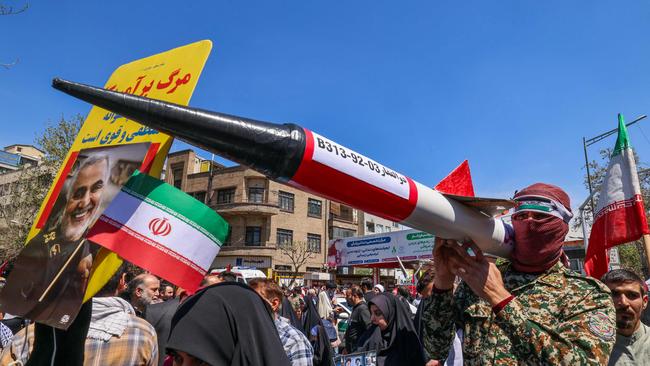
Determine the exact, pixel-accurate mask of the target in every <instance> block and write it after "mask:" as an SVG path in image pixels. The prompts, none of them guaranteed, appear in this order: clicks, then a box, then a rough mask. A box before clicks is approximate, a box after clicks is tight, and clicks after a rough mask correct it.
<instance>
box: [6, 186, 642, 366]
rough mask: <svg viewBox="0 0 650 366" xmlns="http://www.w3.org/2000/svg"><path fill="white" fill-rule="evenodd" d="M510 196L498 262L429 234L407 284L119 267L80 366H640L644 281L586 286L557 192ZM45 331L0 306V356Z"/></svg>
mask: <svg viewBox="0 0 650 366" xmlns="http://www.w3.org/2000/svg"><path fill="white" fill-rule="evenodd" d="M515 200H516V201H517V203H518V204H517V207H516V208H515V212H514V214H513V216H512V226H513V232H514V237H515V238H516V245H515V247H514V251H513V254H512V256H511V258H510V260H509V261H503V262H502V263H501V262H500V263H499V264H498V265H497V264H496V263H495V261H494V260H492V259H491V258H489V257H488V256H486V255H484V254H483V253H482V251H481V250H480V249H479V248H478V247H477V246H476V245H474V244H473V243H471V242H466V243H458V242H456V241H454V240H444V239H436V245H435V250H434V260H433V263H432V266H431V267H430V268H428V269H427V270H424V271H422V274H421V275H420V276H419V278H418V281H417V286H416V287H415V288H414V289H413V288H410V287H395V288H392V289H388V288H387V286H385V285H386V284H382V283H373V282H372V281H371V280H370V279H369V278H366V279H363V280H361V281H360V283H358V284H357V283H346V284H336V283H335V282H327V283H325V284H322V285H320V286H311V287H304V286H298V285H296V286H293V287H292V288H287V287H281V286H280V285H279V284H278V283H277V282H275V281H273V280H272V279H267V278H255V279H251V280H248V283H247V284H244V283H241V282H238V281H237V278H236V276H235V275H234V274H233V273H231V272H229V271H227V270H226V271H222V272H220V273H218V274H209V275H207V276H206V277H205V278H204V279H203V281H202V283H201V285H200V287H199V290H198V291H197V292H196V293H194V294H189V293H188V292H187V291H185V290H183V289H180V288H175V287H174V286H173V285H171V284H169V283H166V282H164V281H163V282H161V281H160V279H159V278H157V277H156V276H154V275H152V274H150V273H140V274H137V275H135V276H133V277H132V278H131V272H130V271H126V269H125V268H121V269H120V270H119V271H118V272H117V273H116V274H115V276H113V278H112V279H111V280H110V281H109V282H108V283H107V284H106V286H104V288H103V289H102V290H101V291H100V292H99V293H97V294H96V296H95V297H93V299H92V301H91V302H89V303H87V304H86V305H84V307H82V313H84V312H86V313H87V319H88V322H87V324H86V325H85V328H84V327H82V328H84V329H83V334H84V336H83V339H82V343H83V344H80V351H79V354H80V356H79V357H82V358H83V359H82V360H80V364H81V363H83V364H85V365H151V366H155V365H166V366H171V365H178V366H180V365H297V366H303V365H316V366H321V365H323V366H334V365H335V362H336V361H335V360H337V358H338V356H340V355H353V354H357V353H364V352H366V353H367V352H372V354H373V355H376V364H377V365H385V366H392V365H426V366H433V365H443V364H445V365H462V364H480V365H483V364H486V365H510V364H512V365H515V364H526V365H528V364H532V365H538V364H540V365H541V364H553V365H555V364H567V365H568V364H570V365H578V364H594V365H605V364H610V365H649V364H650V328H649V327H648V325H647V324H648V323H647V318H645V319H644V318H643V316H644V312H645V310H646V308H647V303H648V294H647V293H648V288H647V285H646V283H645V282H644V281H643V280H642V279H641V278H640V277H639V276H638V275H636V274H635V273H634V272H632V271H629V270H626V269H616V270H612V271H610V272H608V273H607V274H606V275H605V276H604V277H603V278H601V279H600V280H597V279H594V278H590V277H586V276H584V275H581V274H580V273H577V272H574V271H572V270H570V269H569V268H568V267H567V265H566V264H565V262H564V261H563V258H564V254H563V252H562V243H563V241H564V237H565V236H566V234H567V231H568V220H569V219H570V218H571V209H570V201H569V197H568V196H567V194H566V193H565V192H564V191H562V190H561V189H560V188H558V187H555V186H552V185H548V184H534V185H532V186H530V187H527V188H525V189H523V190H521V191H519V192H518V193H517V194H516V195H515ZM411 291H413V292H411ZM645 314H647V312H645ZM79 318H81V319H83V316H82V315H81V314H80V315H79ZM644 321H645V322H646V323H645V324H644ZM340 322H344V323H345V326H342V324H341V323H340ZM44 329H45V328H43V327H42V326H41V325H40V324H38V323H36V324H35V323H30V322H29V321H28V320H26V319H20V318H15V317H12V316H11V315H10V314H4V319H3V320H2V322H0V346H1V347H2V353H1V354H0V363H1V364H2V365H8V364H12V362H13V364H40V363H39V362H38V360H41V358H42V357H44V356H43V352H41V351H39V349H41V348H42V347H43V346H42V345H41V343H43V342H45V341H44V340H47V339H48V338H47V334H44V333H45V332H46V330H44ZM50 329H51V328H50ZM70 339H72V338H70ZM373 357H374V356H373ZM45 359H46V358H43V360H45ZM338 359H339V360H340V358H338ZM373 360H374V358H373ZM28 362H29V363H28ZM48 364H49V363H48Z"/></svg>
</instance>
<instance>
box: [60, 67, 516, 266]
mask: <svg viewBox="0 0 650 366" xmlns="http://www.w3.org/2000/svg"><path fill="white" fill-rule="evenodd" d="M52 86H53V87H54V88H56V89H58V90H60V91H63V92H65V93H67V94H69V95H72V96H74V97H76V98H79V99H81V100H84V101H86V102H88V103H92V104H94V105H96V106H98V107H100V108H104V109H107V110H109V111H111V112H114V113H117V114H119V115H121V116H123V117H126V118H129V119H132V120H135V121H138V122H140V123H142V124H144V125H146V126H148V127H151V128H154V129H156V130H159V131H161V132H164V133H167V134H170V135H172V136H174V137H176V138H178V139H180V140H183V141H185V142H187V143H189V144H192V145H195V146H198V147H201V148H203V149H205V150H207V151H210V152H213V153H215V154H218V155H220V156H222V157H224V158H226V159H229V160H231V161H234V162H237V163H239V164H242V165H245V166H248V167H250V168H252V169H254V170H257V171H258V172H260V173H262V174H264V175H266V176H267V177H269V178H271V179H273V180H276V181H278V182H281V183H284V184H287V185H290V186H293V187H295V188H298V189H301V190H303V191H307V192H311V193H313V194H316V195H319V196H322V197H325V198H328V199H331V200H334V201H338V202H342V203H344V204H347V205H349V206H352V207H354V208H357V209H359V210H362V211H365V212H368V213H371V214H373V215H377V216H380V217H383V218H386V219H389V220H392V221H395V222H399V223H402V224H404V225H406V226H409V227H412V228H415V229H418V230H422V231H425V232H428V233H431V234H434V235H437V236H440V237H443V238H449V239H457V240H472V241H474V242H475V243H476V244H477V245H478V246H479V247H480V248H481V249H482V250H484V251H486V252H488V253H491V254H494V255H497V256H503V257H507V256H508V253H509V252H510V250H511V247H510V245H508V244H504V243H505V242H506V241H508V239H507V237H508V230H507V229H506V226H505V225H504V224H503V222H502V221H501V220H499V219H495V218H493V217H490V216H488V215H485V214H483V213H482V212H479V211H478V210H476V209H474V208H472V207H468V206H466V205H464V204H463V203H460V202H458V201H456V200H454V199H451V198H448V197H446V196H445V195H443V194H442V193H441V192H438V191H436V190H434V189H431V188H428V187H426V186H424V185H423V184H421V183H418V182H416V181H414V180H413V179H411V178H409V177H407V176H405V175H403V174H400V173H398V172H397V171H395V170H393V169H389V168H388V167H386V166H384V165H382V164H380V163H379V162H377V161H376V160H373V159H370V158H368V157H366V156H365V155H362V154H360V153H357V152H355V151H353V150H351V149H349V148H347V147H345V146H343V145H341V144H338V143H336V142H334V141H333V140H331V139H328V138H326V137H324V136H321V135H319V134H317V133H316V132H313V131H310V130H308V129H306V128H303V127H300V126H298V125H295V124H290V123H288V124H275V123H269V122H262V121H256V120H253V119H248V118H243V117H237V116H233V115H228V114H223V113H218V112H212V111H207V110H202V109H197V108H191V107H185V106H180V105H177V104H173V103H167V102H162V101H159V100H154V99H149V98H145V97H138V96H135V95H130V94H125V93H120V92H115V91H110V90H106V89H102V88H97V87H93V86H89V85H84V84H79V83H74V82H70V81H66V80H61V79H54V80H53V81H52Z"/></svg>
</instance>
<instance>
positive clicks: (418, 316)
mask: <svg viewBox="0 0 650 366" xmlns="http://www.w3.org/2000/svg"><path fill="white" fill-rule="evenodd" d="M434 276H435V272H434V271H433V270H431V269H430V270H427V271H426V272H424V274H423V275H422V276H421V277H420V279H419V280H418V284H417V285H416V287H415V290H416V291H417V293H418V298H417V299H416V300H415V301H417V304H415V303H414V305H416V306H417V308H418V310H417V311H416V313H415V318H414V319H413V324H414V325H415V331H416V332H417V334H418V337H420V339H422V338H423V337H422V309H423V308H424V302H425V300H426V299H428V298H429V297H430V296H431V292H432V291H433V278H434ZM418 300H419V301H418ZM415 301H414V302H415ZM425 351H426V349H425Z"/></svg>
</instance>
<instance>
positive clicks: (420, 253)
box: [327, 230, 435, 267]
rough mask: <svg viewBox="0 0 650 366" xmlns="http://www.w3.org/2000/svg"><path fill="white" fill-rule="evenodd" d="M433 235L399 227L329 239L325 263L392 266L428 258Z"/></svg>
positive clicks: (334, 264)
mask: <svg viewBox="0 0 650 366" xmlns="http://www.w3.org/2000/svg"><path fill="white" fill-rule="evenodd" d="M434 240H435V236H433V235H431V234H428V233H425V232H422V231H418V230H402V231H393V232H390V233H385V234H374V235H366V236H361V237H349V238H341V239H335V240H330V242H329V246H328V247H329V250H328V259H327V262H328V265H329V266H330V267H336V266H354V265H363V266H366V265H367V266H383V265H386V266H387V267H393V266H394V264H395V263H398V260H397V257H399V259H400V260H401V261H411V260H418V259H431V258H432V253H433V245H434Z"/></svg>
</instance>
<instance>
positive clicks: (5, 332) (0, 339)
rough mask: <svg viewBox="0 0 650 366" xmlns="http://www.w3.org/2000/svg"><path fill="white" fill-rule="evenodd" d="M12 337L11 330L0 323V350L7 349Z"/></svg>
mask: <svg viewBox="0 0 650 366" xmlns="http://www.w3.org/2000/svg"><path fill="white" fill-rule="evenodd" d="M13 336H14V334H13V332H12V331H11V329H9V327H7V326H6V325H4V324H3V323H0V349H4V348H5V347H7V345H8V344H9V342H11V338H12V337H13Z"/></svg>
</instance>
